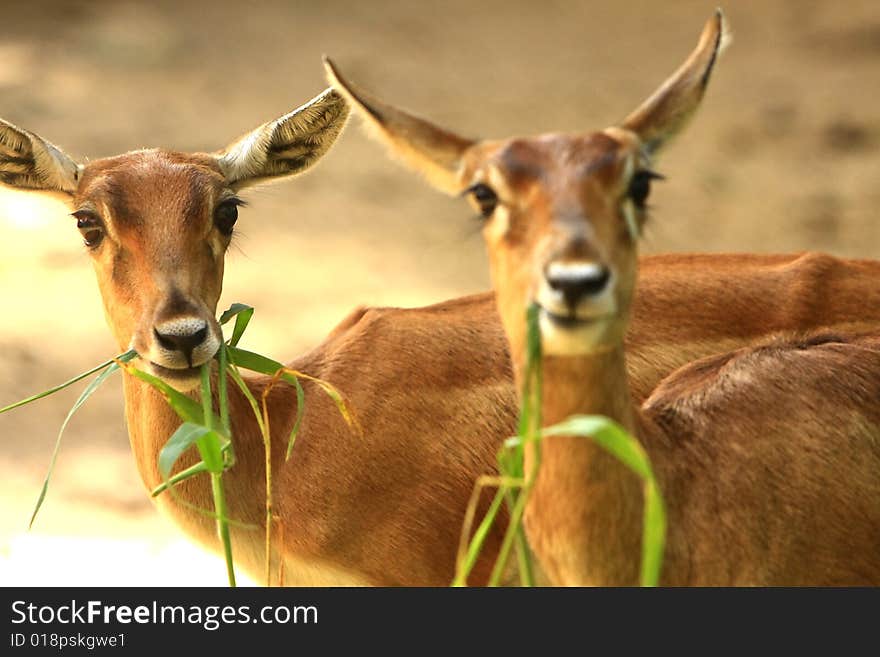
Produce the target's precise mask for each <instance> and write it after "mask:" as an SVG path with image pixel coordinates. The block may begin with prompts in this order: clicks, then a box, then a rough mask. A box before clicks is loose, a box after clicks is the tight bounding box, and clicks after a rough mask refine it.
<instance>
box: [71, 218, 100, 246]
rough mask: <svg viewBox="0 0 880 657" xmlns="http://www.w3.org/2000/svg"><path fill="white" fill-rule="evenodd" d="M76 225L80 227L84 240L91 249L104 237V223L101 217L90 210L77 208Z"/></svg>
mask: <svg viewBox="0 0 880 657" xmlns="http://www.w3.org/2000/svg"><path fill="white" fill-rule="evenodd" d="M73 216H74V217H76V227H77V228H78V229H79V232H80V235H82V237H83V242H84V243H85V245H86V246H87V247H89V248H90V249H94V248H96V247H97V246H98V245H99V244H100V243H101V241H102V240H103V239H104V224H103V222H102V221H101V218H100V217H99V216H98V215H96V214H95V213H94V212H92V211H90V210H77V211H76V212H74V213H73Z"/></svg>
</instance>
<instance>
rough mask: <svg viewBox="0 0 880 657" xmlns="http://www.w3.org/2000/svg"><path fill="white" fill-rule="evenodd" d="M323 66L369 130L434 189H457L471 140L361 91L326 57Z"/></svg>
mask: <svg viewBox="0 0 880 657" xmlns="http://www.w3.org/2000/svg"><path fill="white" fill-rule="evenodd" d="M324 68H325V70H326V71H327V80H328V82H329V83H330V85H331V86H332V87H333V88H334V89H336V90H337V91H339V93H341V94H342V95H343V96H345V98H346V99H347V100H348V101H349V102H350V103H351V104H352V106H353V107H355V108H356V109H357V110H359V112H360V114H361V116H363V117H364V120H365V121H366V124H367V125H368V126H369V127H370V128H371V133H373V134H374V135H375V136H377V137H378V138H379V140H380V141H383V142H384V143H385V145H386V146H388V148H389V149H390V150H391V152H393V153H395V154H396V155H398V156H400V158H401V159H402V160H403V161H404V163H405V164H407V165H408V166H409V167H411V168H412V169H415V170H416V171H418V172H419V173H421V174H423V175H424V176H425V177H426V178H427V179H428V181H429V182H430V183H431V184H432V185H434V186H435V187H437V188H438V189H440V190H442V191H444V192H447V193H449V194H458V193H459V192H461V184H460V182H459V179H458V173H459V169H460V167H461V160H462V156H463V155H464V153H465V151H466V150H467V149H468V148H470V147H471V146H473V145H474V143H475V142H474V141H472V140H470V139H465V138H464V137H459V136H458V135H456V134H453V133H452V132H449V131H448V130H444V129H443V128H440V127H438V126H436V125H434V124H433V123H431V122H430V121H427V120H425V119H422V118H419V117H417V116H414V115H412V114H409V113H408V112H404V111H403V110H401V109H398V108H396V107H393V106H391V105H389V104H388V103H384V102H382V101H381V100H379V99H377V98H374V97H373V96H371V95H369V94H367V93H366V92H364V91H361V90H360V89H358V88H357V87H355V86H354V85H353V84H351V83H350V82H349V81H348V80H346V79H345V78H344V77H343V76H342V74H341V73H340V72H339V69H338V68H337V67H336V66H335V65H334V64H333V62H331V61H330V60H329V59H328V58H327V57H325V58H324Z"/></svg>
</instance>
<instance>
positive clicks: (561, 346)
mask: <svg viewBox="0 0 880 657" xmlns="http://www.w3.org/2000/svg"><path fill="white" fill-rule="evenodd" d="M608 325H609V322H608V321H606V320H604V319H596V320H593V321H586V322H581V323H578V324H576V325H573V326H565V325H561V324H558V323H557V322H555V321H553V319H552V318H550V316H548V315H547V313H546V312H545V311H541V314H540V317H539V318H538V328H539V329H540V330H541V351H542V352H543V353H544V354H546V355H548V356H584V355H586V354H590V353H592V352H594V351H595V350H596V347H597V346H599V345H602V344H604V342H605V333H606V332H607V330H608Z"/></svg>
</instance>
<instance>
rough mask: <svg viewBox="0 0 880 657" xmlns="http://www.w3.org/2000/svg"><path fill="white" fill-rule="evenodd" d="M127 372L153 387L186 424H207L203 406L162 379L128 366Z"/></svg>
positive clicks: (218, 421) (217, 420)
mask: <svg viewBox="0 0 880 657" xmlns="http://www.w3.org/2000/svg"><path fill="white" fill-rule="evenodd" d="M125 371H126V372H128V373H129V374H131V375H132V376H134V377H136V378H138V379H140V380H141V381H144V382H146V383H149V384H150V385H151V386H153V387H154V388H155V389H156V390H157V391H158V392H159V393H160V394H161V395H162V396H163V397H165V400H166V401H167V402H168V404H169V405H170V406H171V408H172V409H174V412H175V413H177V415H178V416H180V419H181V420H183V421H184V422H192V423H193V424H201V425H203V424H204V423H205V414H204V413H203V412H202V405H201V404H200V403H199V402H197V401H196V400H195V399H192V398H191V397H187V396H186V395H184V394H183V393H182V392H179V391H177V390H175V389H174V388H172V387H171V386H170V385H168V384H167V383H165V382H164V381H163V380H162V379H159V378H156V377H155V376H153V375H152V374H149V373H147V372H144V371H143V370H139V369H137V368H136V367H132V366H128V367H126V368H125ZM215 421H216V423H217V426H220V425H221V423H220V420H219V418H215Z"/></svg>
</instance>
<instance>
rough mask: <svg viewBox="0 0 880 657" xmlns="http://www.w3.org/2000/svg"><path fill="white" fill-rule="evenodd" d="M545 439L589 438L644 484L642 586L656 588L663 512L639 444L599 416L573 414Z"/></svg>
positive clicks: (663, 533)
mask: <svg viewBox="0 0 880 657" xmlns="http://www.w3.org/2000/svg"><path fill="white" fill-rule="evenodd" d="M542 435H543V437H544V438H552V437H553V436H580V437H584V438H590V439H592V440H593V441H595V442H596V443H597V444H598V445H600V446H601V447H602V448H603V449H605V450H607V451H608V452H609V453H610V454H612V455H613V456H615V457H616V458H617V459H619V460H620V461H621V462H622V463H623V464H624V465H626V466H627V467H628V468H630V469H631V470H632V471H633V472H635V473H636V474H637V475H638V476H639V477H641V479H642V480H643V482H644V496H645V499H644V514H643V521H642V558H641V570H640V582H641V584H642V586H657V584H658V582H659V581H660V570H661V568H662V565H663V549H664V547H665V543H666V509H665V506H664V504H663V497H662V495H661V493H660V487H659V485H658V484H657V480H656V478H655V477H654V472H653V470H652V469H651V462H650V460H649V459H648V455H647V454H646V453H645V450H644V448H643V447H642V445H641V443H639V441H638V440H637V439H636V438H635V437H633V436H632V435H630V434H629V432H627V431H626V430H625V429H624V428H623V427H621V426H620V425H619V424H617V423H616V422H614V421H613V420H611V419H609V418H606V417H602V416H598V415H575V416H572V417H570V418H568V419H567V420H563V421H562V422H560V423H559V424H555V425H553V426H552V427H547V428H545V429H544V431H543V432H542Z"/></svg>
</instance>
